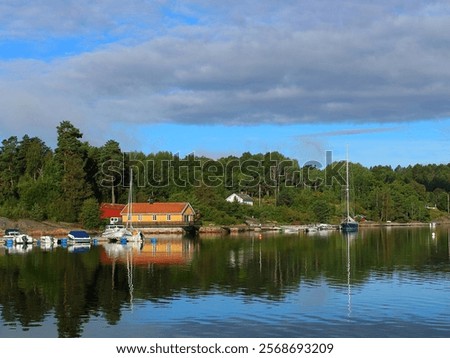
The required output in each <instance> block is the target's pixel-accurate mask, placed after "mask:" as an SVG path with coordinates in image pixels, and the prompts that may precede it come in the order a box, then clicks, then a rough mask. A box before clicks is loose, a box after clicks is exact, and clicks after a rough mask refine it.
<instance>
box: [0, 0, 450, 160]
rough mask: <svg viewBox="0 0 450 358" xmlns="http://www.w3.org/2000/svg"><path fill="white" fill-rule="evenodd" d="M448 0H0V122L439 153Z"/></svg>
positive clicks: (7, 126) (116, 135)
mask: <svg viewBox="0 0 450 358" xmlns="http://www.w3.org/2000/svg"><path fill="white" fill-rule="evenodd" d="M449 118H450V2H449V1H448V0H447V1H419V0H389V1H388V0H378V1H368V0H348V1H344V0H343V1H336V0H297V1H294V0H285V1H279V0H239V1H235V0H229V1H213V0H208V1H206V0H187V1H176V0H172V1H170V0H153V1H151V0H130V1H118V0H96V1H90V0H64V1H62V0H61V1H57V0H30V1H27V0H0V138H1V139H4V138H8V137H9V136H11V135H17V136H18V137H19V138H21V137H22V136H23V135H24V134H28V135H30V136H38V137H40V138H42V139H43V140H44V141H45V142H46V143H47V144H48V145H49V146H51V147H54V145H55V143H56V126H57V125H58V124H59V123H60V122H61V121H62V120H69V121H71V122H72V123H73V124H74V125H75V126H77V127H78V128H80V130H81V131H82V133H83V134H84V137H83V138H84V139H85V140H87V141H89V142H90V143H91V144H93V145H98V146H100V145H102V144H104V143H105V142H106V141H107V140H108V139H115V140H117V141H119V142H120V143H121V147H122V149H123V150H142V151H144V152H155V151H159V150H168V151H172V152H174V153H176V152H178V153H180V154H181V155H185V154H189V153H192V152H194V153H197V154H199V155H208V156H211V157H219V156H224V155H230V154H237V155H240V154H241V153H242V152H244V151H250V152H253V153H255V152H265V151H269V150H278V151H281V152H282V153H284V154H286V155H288V156H290V157H293V158H296V159H298V160H299V162H300V163H301V164H302V163H304V162H306V161H308V160H318V161H324V160H325V151H326V150H332V151H333V154H334V159H343V158H344V157H345V150H346V146H347V145H348V146H349V150H350V159H351V160H352V161H357V162H360V163H362V164H363V165H366V166H372V165H376V164H388V165H392V166H396V165H409V164H414V163H448V162H450V134H449V133H450V119H449Z"/></svg>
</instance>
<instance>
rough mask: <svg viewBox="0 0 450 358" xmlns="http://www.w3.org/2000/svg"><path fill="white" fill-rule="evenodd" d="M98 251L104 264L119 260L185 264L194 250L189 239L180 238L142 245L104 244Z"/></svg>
mask: <svg viewBox="0 0 450 358" xmlns="http://www.w3.org/2000/svg"><path fill="white" fill-rule="evenodd" d="M103 247H104V250H101V252H100V260H101V262H102V263H104V264H112V263H113V262H120V263H123V264H126V263H127V260H129V261H131V262H130V263H131V264H133V265H137V266H148V265H149V264H158V265H185V264H187V263H189V262H190V261H191V260H192V258H193V256H194V251H195V246H194V243H193V241H191V240H182V239H155V241H153V242H152V243H151V244H148V243H145V244H144V245H143V246H142V247H133V246H130V245H125V246H123V245H120V244H106V245H103Z"/></svg>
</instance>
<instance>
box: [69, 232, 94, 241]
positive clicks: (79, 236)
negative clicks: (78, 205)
mask: <svg viewBox="0 0 450 358" xmlns="http://www.w3.org/2000/svg"><path fill="white" fill-rule="evenodd" d="M67 237H68V239H69V242H70V243H72V244H73V243H77V244H81V243H90V242H91V237H90V235H89V234H88V233H87V232H86V231H84V230H72V231H70V232H69V234H68V235H67Z"/></svg>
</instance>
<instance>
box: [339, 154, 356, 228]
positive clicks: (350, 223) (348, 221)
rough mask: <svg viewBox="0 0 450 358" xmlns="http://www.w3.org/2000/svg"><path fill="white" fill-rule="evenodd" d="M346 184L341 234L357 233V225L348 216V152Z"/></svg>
mask: <svg viewBox="0 0 450 358" xmlns="http://www.w3.org/2000/svg"><path fill="white" fill-rule="evenodd" d="M345 169H346V179H345V180H346V183H345V203H346V217H345V218H344V220H343V221H342V222H341V230H342V231H343V232H355V231H358V228H359V224H358V222H356V221H355V219H353V218H352V217H351V216H350V185H349V175H348V151H347V159H346V166H345Z"/></svg>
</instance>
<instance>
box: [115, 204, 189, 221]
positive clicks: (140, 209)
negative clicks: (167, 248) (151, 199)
mask: <svg viewBox="0 0 450 358" xmlns="http://www.w3.org/2000/svg"><path fill="white" fill-rule="evenodd" d="M129 212H131V215H130V216H131V217H130V218H129V217H128V213H129ZM121 215H122V222H123V223H124V224H127V223H130V224H132V225H133V226H135V227H142V226H152V225H171V226H172V225H174V226H176V225H179V226H184V225H192V224H194V217H195V211H194V209H193V208H192V206H191V204H189V203H186V202H182V203H132V204H131V207H130V210H129V207H128V205H126V206H125V207H124V208H123V209H122V211H121Z"/></svg>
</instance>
